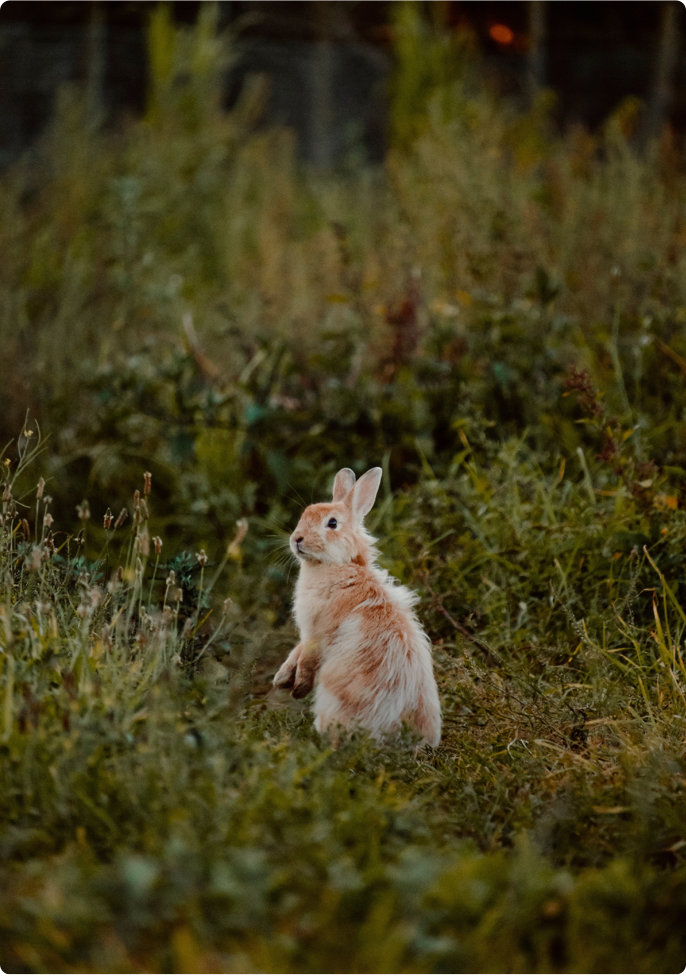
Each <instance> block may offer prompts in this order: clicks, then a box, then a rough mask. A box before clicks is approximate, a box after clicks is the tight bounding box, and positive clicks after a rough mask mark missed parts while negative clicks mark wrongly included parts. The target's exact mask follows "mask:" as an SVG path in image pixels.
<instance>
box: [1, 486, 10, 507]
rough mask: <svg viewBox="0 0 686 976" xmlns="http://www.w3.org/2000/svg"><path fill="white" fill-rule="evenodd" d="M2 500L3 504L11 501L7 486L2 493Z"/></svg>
mask: <svg viewBox="0 0 686 976" xmlns="http://www.w3.org/2000/svg"><path fill="white" fill-rule="evenodd" d="M2 500H3V502H5V503H7V502H11V501H12V489H11V488H10V486H9V485H5V490H4V491H3V493H2Z"/></svg>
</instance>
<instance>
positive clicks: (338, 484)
mask: <svg viewBox="0 0 686 976" xmlns="http://www.w3.org/2000/svg"><path fill="white" fill-rule="evenodd" d="M354 484H355V472H354V471H351V469H350V468H341V470H340V471H339V472H338V474H337V475H336V477H335V478H334V482H333V500H334V501H335V502H342V501H343V499H344V498H345V496H346V495H347V494H348V493H349V492H350V490H351V489H352V487H353V485H354Z"/></svg>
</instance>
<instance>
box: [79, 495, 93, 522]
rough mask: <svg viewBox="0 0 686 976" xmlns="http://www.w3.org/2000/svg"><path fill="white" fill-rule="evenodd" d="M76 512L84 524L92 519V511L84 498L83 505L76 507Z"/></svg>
mask: <svg viewBox="0 0 686 976" xmlns="http://www.w3.org/2000/svg"><path fill="white" fill-rule="evenodd" d="M76 511H77V513H78V516H79V518H80V519H81V521H82V522H87V521H88V519H89V518H90V517H91V509H90V505H89V504H88V499H87V498H84V500H83V501H82V502H81V504H80V505H77V506H76Z"/></svg>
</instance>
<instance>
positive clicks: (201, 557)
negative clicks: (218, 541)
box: [195, 549, 207, 566]
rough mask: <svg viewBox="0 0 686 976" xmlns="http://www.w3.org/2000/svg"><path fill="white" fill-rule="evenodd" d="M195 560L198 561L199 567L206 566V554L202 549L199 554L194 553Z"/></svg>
mask: <svg viewBox="0 0 686 976" xmlns="http://www.w3.org/2000/svg"><path fill="white" fill-rule="evenodd" d="M195 558H196V559H197V560H198V562H199V563H200V565H201V566H207V553H206V552H205V550H204V549H201V550H200V552H196V554H195Z"/></svg>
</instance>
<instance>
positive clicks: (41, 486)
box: [36, 478, 45, 498]
mask: <svg viewBox="0 0 686 976" xmlns="http://www.w3.org/2000/svg"><path fill="white" fill-rule="evenodd" d="M44 489H45V478H39V479H38V490H37V491H36V498H42V497H43V491H44Z"/></svg>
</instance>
